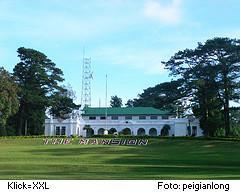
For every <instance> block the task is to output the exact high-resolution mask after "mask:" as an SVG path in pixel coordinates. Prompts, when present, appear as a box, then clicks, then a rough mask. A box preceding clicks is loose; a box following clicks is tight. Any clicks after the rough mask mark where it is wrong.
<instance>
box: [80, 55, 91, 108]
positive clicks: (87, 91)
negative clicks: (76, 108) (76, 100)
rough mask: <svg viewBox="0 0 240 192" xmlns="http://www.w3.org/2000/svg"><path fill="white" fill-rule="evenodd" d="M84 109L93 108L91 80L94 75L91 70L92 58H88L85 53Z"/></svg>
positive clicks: (83, 78)
mask: <svg viewBox="0 0 240 192" xmlns="http://www.w3.org/2000/svg"><path fill="white" fill-rule="evenodd" d="M82 67H83V68H82V97H81V104H82V107H85V106H91V80H92V78H93V73H92V70H91V58H90V57H88V58H86V57H85V56H84V51H83V66H82Z"/></svg>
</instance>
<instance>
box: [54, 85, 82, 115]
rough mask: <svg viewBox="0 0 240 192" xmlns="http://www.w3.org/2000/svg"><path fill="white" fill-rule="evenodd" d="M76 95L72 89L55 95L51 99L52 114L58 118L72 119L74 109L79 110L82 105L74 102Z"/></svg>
mask: <svg viewBox="0 0 240 192" xmlns="http://www.w3.org/2000/svg"><path fill="white" fill-rule="evenodd" d="M74 97H75V95H74V93H73V91H72V89H71V88H70V89H66V88H64V89H63V90H60V91H58V92H56V93H54V94H53V95H52V97H51V99H52V104H51V106H50V113H51V115H53V116H54V117H56V118H61V119H67V118H69V117H70V115H71V112H72V111H73V110H74V109H79V107H80V105H76V104H75V103H74V102H73V99H74Z"/></svg>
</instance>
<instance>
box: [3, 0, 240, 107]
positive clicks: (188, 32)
mask: <svg viewBox="0 0 240 192" xmlns="http://www.w3.org/2000/svg"><path fill="white" fill-rule="evenodd" d="M239 7H240V1H239V0H228V1H226V0H34V1H30V0H0V66H3V67H4V68H5V69H7V70H9V71H10V72H12V69H13V68H14V66H15V65H16V64H17V63H18V62H19V58H18V57H17V52H16V51H17V49H18V48H19V47H26V48H32V49H36V50H38V51H41V52H43V53H44V54H45V55H47V57H48V58H49V59H51V60H52V61H53V62H55V63H56V65H57V67H59V68H60V69H62V70H63V73H64V78H65V82H64V83H65V84H70V85H71V86H72V88H73V90H74V91H75V92H76V96H77V99H76V102H77V103H80V101H81V88H82V58H83V49H85V56H86V57H91V65H92V71H93V80H92V82H91V85H92V86H91V90H92V95H91V98H92V103H91V105H92V106H95V107H98V106H99V103H100V105H101V106H102V107H103V106H105V76H106V74H107V75H108V101H109V100H110V96H113V95H117V96H118V97H121V98H122V100H123V103H124V104H125V103H126V101H127V100H128V99H133V98H136V97H137V96H138V94H140V93H142V92H143V90H144V89H146V88H148V87H153V86H155V85H156V84H159V83H162V82H166V81H170V80H171V78H172V77H169V72H168V71H167V70H166V69H164V66H163V65H162V63H161V61H167V60H168V59H170V57H171V56H173V55H174V53H176V52H177V51H179V50H184V49H186V48H195V47H196V46H197V43H198V42H205V41H206V40H207V39H211V38H214V37H230V38H240V11H239ZM99 101H100V102H99Z"/></svg>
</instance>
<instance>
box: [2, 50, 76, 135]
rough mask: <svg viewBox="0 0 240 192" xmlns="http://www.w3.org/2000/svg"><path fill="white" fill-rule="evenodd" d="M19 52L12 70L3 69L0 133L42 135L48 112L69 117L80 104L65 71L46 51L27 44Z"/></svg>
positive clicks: (61, 116) (56, 115)
mask: <svg viewBox="0 0 240 192" xmlns="http://www.w3.org/2000/svg"><path fill="white" fill-rule="evenodd" d="M17 53H18V57H19V59H20V62H19V63H17V64H16V65H15V67H14V69H13V73H9V72H8V71H6V70H5V69H4V68H3V67H1V68H0V136H4V135H41V134H43V133H44V120H45V118H46V116H45V112H46V111H49V113H50V114H51V115H53V116H55V117H58V118H68V116H69V114H70V113H71V112H72V110H74V109H78V108H79V107H80V106H79V105H76V104H75V103H74V102H73V94H72V91H71V89H68V88H67V87H66V86H64V85H63V82H64V78H63V72H62V70H61V69H59V68H58V67H56V64H55V63H54V62H52V61H51V60H50V59H49V58H47V56H46V55H45V54H43V53H41V52H39V51H37V50H34V49H28V48H24V47H20V48H19V49H18V50H17Z"/></svg>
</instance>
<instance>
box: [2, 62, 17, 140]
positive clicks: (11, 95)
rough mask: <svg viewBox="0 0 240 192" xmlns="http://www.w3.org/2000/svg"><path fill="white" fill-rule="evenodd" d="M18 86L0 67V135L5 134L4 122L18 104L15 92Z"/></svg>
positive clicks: (14, 111) (15, 109) (15, 110)
mask: <svg viewBox="0 0 240 192" xmlns="http://www.w3.org/2000/svg"><path fill="white" fill-rule="evenodd" d="M18 91H19V88H18V86H17V84H16V83H15V82H14V80H13V78H12V76H11V75H10V74H9V73H8V72H7V71H6V70H5V69H4V68H2V67H1V68H0V136H2V135H6V134H7V130H6V122H7V120H8V118H9V117H10V116H12V115H14V114H15V113H16V112H17V110H18V106H19V102H18V97H17V93H18Z"/></svg>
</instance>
